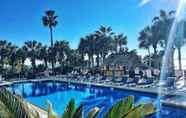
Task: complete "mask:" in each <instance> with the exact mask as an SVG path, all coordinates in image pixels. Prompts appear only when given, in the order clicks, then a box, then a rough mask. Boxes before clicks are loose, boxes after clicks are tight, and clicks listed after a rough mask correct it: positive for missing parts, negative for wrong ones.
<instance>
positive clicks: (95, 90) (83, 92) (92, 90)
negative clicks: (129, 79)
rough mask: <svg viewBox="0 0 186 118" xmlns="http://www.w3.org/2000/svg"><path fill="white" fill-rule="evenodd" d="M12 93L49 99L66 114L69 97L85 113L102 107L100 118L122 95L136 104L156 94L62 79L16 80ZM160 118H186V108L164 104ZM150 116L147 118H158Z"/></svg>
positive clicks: (37, 102) (40, 100)
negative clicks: (62, 80)
mask: <svg viewBox="0 0 186 118" xmlns="http://www.w3.org/2000/svg"><path fill="white" fill-rule="evenodd" d="M7 88H8V89H9V90H10V91H11V92H13V93H14V94H17V95H21V96H23V97H24V98H25V99H26V100H27V101H29V102H31V103H33V104H35V105H38V106H39V107H41V108H44V109H46V108H47V106H46V104H45V101H46V100H49V101H50V102H51V103H52V104H53V107H54V110H55V112H57V113H58V114H60V115H61V114H63V111H64V110H65V107H66V105H67V104H68V102H69V101H70V99H72V98H74V99H75V100H76V105H77V106H78V105H80V103H84V104H85V107H84V113H87V111H89V110H90V109H91V108H93V107H95V106H96V107H99V108H101V113H100V115H99V118H101V117H102V116H103V115H104V113H105V112H107V111H108V110H109V108H110V107H111V106H112V105H113V104H114V103H116V102H117V101H118V100H121V99H122V98H124V97H126V96H128V95H133V96H135V103H136V104H139V103H147V102H154V103H155V100H156V95H155V94H147V93H142V92H134V91H129V90H120V89H113V88H107V87H97V86H87V85H82V84H69V83H65V82H60V81H42V82H24V83H15V84H12V85H10V86H8V87H7ZM161 116H162V117H161V118H186V110H184V109H181V108H174V107H170V106H163V109H162V112H161ZM155 117H156V116H155V115H153V116H149V117H148V118H155Z"/></svg>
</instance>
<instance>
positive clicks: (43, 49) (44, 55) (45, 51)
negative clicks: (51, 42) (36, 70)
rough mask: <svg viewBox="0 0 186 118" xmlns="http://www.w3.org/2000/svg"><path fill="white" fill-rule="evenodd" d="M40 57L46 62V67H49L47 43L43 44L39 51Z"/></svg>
mask: <svg viewBox="0 0 186 118" xmlns="http://www.w3.org/2000/svg"><path fill="white" fill-rule="evenodd" d="M39 57H40V59H41V60H43V61H44V64H45V68H48V57H49V55H48V47H47V46H46V45H45V46H42V47H41V49H40V51H39Z"/></svg>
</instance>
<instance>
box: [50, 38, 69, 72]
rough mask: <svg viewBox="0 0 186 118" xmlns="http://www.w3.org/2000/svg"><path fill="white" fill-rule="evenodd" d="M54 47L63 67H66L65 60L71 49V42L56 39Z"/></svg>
mask: <svg viewBox="0 0 186 118" xmlns="http://www.w3.org/2000/svg"><path fill="white" fill-rule="evenodd" d="M54 49H55V51H56V53H57V60H58V62H59V63H60V65H61V68H64V62H65V60H66V57H67V54H68V53H69V51H70V47H69V43H68V42H67V41H64V40H63V41H56V42H55V44H54Z"/></svg>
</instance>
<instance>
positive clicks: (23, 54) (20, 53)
mask: <svg viewBox="0 0 186 118" xmlns="http://www.w3.org/2000/svg"><path fill="white" fill-rule="evenodd" d="M27 52H28V50H27V47H26V46H22V47H21V48H19V49H18V50H17V53H16V56H17V58H18V60H20V61H21V72H23V68H24V64H25V60H26V58H27Z"/></svg>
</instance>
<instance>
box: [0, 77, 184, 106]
mask: <svg viewBox="0 0 186 118" xmlns="http://www.w3.org/2000/svg"><path fill="white" fill-rule="evenodd" d="M39 81H59V82H65V83H69V84H70V83H72V84H81V85H88V86H96V87H106V88H113V89H119V90H128V91H134V92H138V93H147V94H154V95H158V91H157V89H152V88H151V89H149V88H139V87H128V86H127V87H126V86H116V85H106V84H104V83H103V84H100V83H93V82H91V83H90V82H83V81H79V82H78V81H72V80H64V79H62V77H61V78H57V77H49V78H47V79H29V80H11V81H9V82H5V83H3V84H0V87H1V86H7V85H11V84H14V83H20V82H39ZM162 94H164V95H171V96H177V95H178V96H183V95H182V94H181V93H180V94H179V93H175V92H174V91H172V92H169V93H167V92H162ZM185 102H186V100H185ZM161 103H162V104H163V105H166V106H172V107H177V108H183V109H186V104H180V101H176V100H161ZM35 106H36V105H35Z"/></svg>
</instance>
